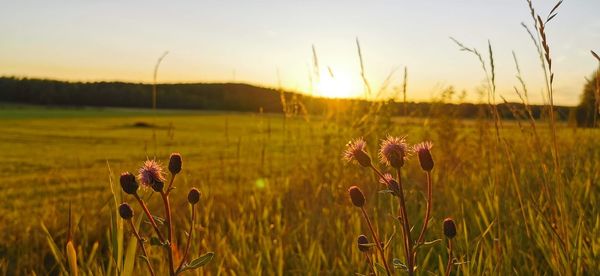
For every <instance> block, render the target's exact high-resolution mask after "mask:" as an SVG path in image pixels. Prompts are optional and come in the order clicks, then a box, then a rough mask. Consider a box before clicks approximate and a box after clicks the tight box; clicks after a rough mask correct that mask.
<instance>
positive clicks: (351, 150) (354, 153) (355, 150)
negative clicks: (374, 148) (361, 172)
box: [344, 138, 371, 167]
mask: <svg viewBox="0 0 600 276" xmlns="http://www.w3.org/2000/svg"><path fill="white" fill-rule="evenodd" d="M366 147H367V143H366V142H365V140H364V139H363V138H358V139H356V140H354V141H350V142H348V144H346V150H345V151H344V160H346V161H348V162H350V161H356V162H358V164H360V165H361V166H363V167H370V166H371V157H369V154H367V152H366Z"/></svg>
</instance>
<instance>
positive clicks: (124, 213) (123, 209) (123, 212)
mask: <svg viewBox="0 0 600 276" xmlns="http://www.w3.org/2000/svg"><path fill="white" fill-rule="evenodd" d="M119 216H121V218H123V219H131V218H132V217H133V208H131V206H129V204H127V202H123V203H121V205H119Z"/></svg>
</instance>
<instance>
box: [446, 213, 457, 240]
mask: <svg viewBox="0 0 600 276" xmlns="http://www.w3.org/2000/svg"><path fill="white" fill-rule="evenodd" d="M444 235H445V236H446V237H447V238H449V239H452V238H454V237H455V236H456V224H454V220H453V219H452V218H446V219H445V220H444Z"/></svg>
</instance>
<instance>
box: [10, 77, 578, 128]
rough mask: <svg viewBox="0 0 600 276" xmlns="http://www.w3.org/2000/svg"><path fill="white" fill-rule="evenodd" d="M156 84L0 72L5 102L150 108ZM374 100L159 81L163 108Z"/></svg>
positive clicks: (413, 112)
mask: <svg viewBox="0 0 600 276" xmlns="http://www.w3.org/2000/svg"><path fill="white" fill-rule="evenodd" d="M152 91H153V87H152V85H151V84H143V83H125V82H65V81H58V80H46V79H30V78H15V77H0V102H11V103H24V104H35V105H46V106H93V107H135V108H151V107H152V95H153V92H152ZM382 104H384V105H385V106H386V110H387V112H390V113H391V115H398V116H401V115H410V116H415V117H425V116H428V115H429V114H430V113H431V112H432V110H433V109H435V110H436V112H440V111H441V112H447V113H451V114H454V116H456V117H459V118H476V117H478V116H480V115H481V112H485V110H487V107H488V105H487V104H474V103H458V104H456V103H449V102H445V101H441V100H438V101H434V102H406V103H403V102H398V101H393V100H387V101H382ZM371 105H372V102H368V101H364V100H356V99H330V98H319V97H312V96H309V95H305V94H301V93H294V92H289V91H279V90H276V89H271V88H264V87H258V86H253V85H248V84H241V83H182V84H158V85H157V103H156V106H157V108H159V109H192V110H222V111H242V112H258V111H262V112H268V113H283V112H284V110H285V111H287V112H298V113H300V112H304V113H308V114H317V115H318V114H324V113H326V112H327V111H330V110H332V109H344V107H347V106H353V108H358V109H359V110H360V109H361V108H362V109H365V110H366V109H368V108H369V106H371ZM529 108H530V110H531V116H533V117H534V118H540V117H541V116H543V114H544V113H545V112H544V110H546V109H547V107H545V106H541V105H530V106H529ZM498 110H499V112H500V114H501V115H502V117H503V118H505V119H514V118H515V117H521V116H523V117H525V116H529V115H528V114H525V113H524V112H525V110H526V109H525V108H524V105H523V104H521V103H501V104H498ZM572 110H573V108H572V107H566V106H558V107H555V111H556V112H557V114H558V118H559V119H560V120H567V119H568V118H569V114H570V112H571V111H572Z"/></svg>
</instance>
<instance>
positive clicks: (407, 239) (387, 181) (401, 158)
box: [344, 136, 456, 275]
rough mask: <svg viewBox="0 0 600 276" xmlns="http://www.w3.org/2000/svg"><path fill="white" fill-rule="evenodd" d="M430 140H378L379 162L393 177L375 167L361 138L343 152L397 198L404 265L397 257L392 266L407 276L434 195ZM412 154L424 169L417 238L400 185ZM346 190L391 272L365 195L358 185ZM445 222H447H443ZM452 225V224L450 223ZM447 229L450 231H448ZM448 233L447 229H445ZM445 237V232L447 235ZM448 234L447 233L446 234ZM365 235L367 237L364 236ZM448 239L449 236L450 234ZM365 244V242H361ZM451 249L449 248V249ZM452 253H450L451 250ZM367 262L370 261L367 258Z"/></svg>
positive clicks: (412, 270) (412, 271) (413, 264)
mask: <svg viewBox="0 0 600 276" xmlns="http://www.w3.org/2000/svg"><path fill="white" fill-rule="evenodd" d="M432 146H433V145H432V143H431V142H422V143H419V144H417V145H415V146H413V147H410V146H409V145H408V144H407V142H406V138H405V137H393V136H388V137H387V138H386V139H384V140H383V141H382V142H381V145H380V149H379V160H380V162H381V163H382V164H383V165H384V166H386V167H388V168H390V169H391V170H393V172H394V173H395V177H394V176H392V174H390V173H386V172H383V171H382V170H380V169H378V168H377V167H376V166H375V165H374V164H373V162H372V159H371V157H370V156H369V154H368V152H367V150H366V142H365V140H363V139H362V138H359V139H356V140H354V141H351V142H349V143H348V144H347V148H346V151H345V152H344V159H345V160H346V161H348V162H352V163H356V164H359V165H360V166H362V167H365V168H369V169H370V170H372V171H373V172H374V173H375V174H376V175H377V176H378V177H379V182H380V183H381V184H383V185H385V189H386V192H388V193H389V194H391V195H392V196H393V197H394V198H396V199H397V200H398V210H397V212H398V215H397V218H398V220H399V222H400V224H401V226H402V232H401V233H402V243H403V250H404V261H405V264H404V265H402V264H399V263H398V262H400V261H399V260H394V266H395V267H396V266H399V267H404V266H405V267H406V272H407V273H408V275H414V274H415V270H416V268H417V267H418V266H417V249H418V248H419V246H421V245H423V244H425V243H426V242H425V233H426V232H427V228H428V225H429V221H430V220H431V207H432V198H433V181H432V177H431V172H432V170H433V167H434V161H433V156H432V154H431V148H432ZM412 154H416V155H417V157H418V160H419V164H420V166H421V169H422V170H423V171H424V172H425V178H426V183H427V191H426V195H427V196H426V209H425V212H424V217H423V224H422V226H421V228H420V231H419V232H418V233H419V235H418V236H417V238H416V239H413V237H412V234H411V229H412V227H413V226H412V225H411V224H410V219H409V217H408V209H407V206H408V204H407V202H406V198H405V193H404V187H403V185H402V169H403V167H404V165H405V163H406V162H407V160H408V157H409V156H411V155H412ZM348 193H349V195H350V199H351V201H352V203H353V204H354V205H355V206H356V207H359V208H360V209H361V212H362V215H363V216H364V218H365V221H366V222H367V225H368V227H369V230H370V231H371V234H372V236H373V240H374V242H375V246H376V248H377V249H378V251H379V253H380V258H381V261H382V262H383V267H384V268H385V270H386V273H387V274H388V275H391V273H393V267H392V268H390V267H389V266H388V260H387V258H386V254H385V252H384V248H383V247H382V245H381V243H380V242H379V241H380V236H378V234H377V233H376V232H375V230H374V227H373V223H372V222H371V220H370V219H369V217H368V215H367V211H366V209H365V204H366V200H365V196H364V194H363V193H362V191H361V190H360V188H358V187H357V186H352V187H350V189H348ZM444 225H446V223H444ZM453 225H454V224H453ZM453 229H454V234H453V235H452V237H454V235H456V227H454V228H453ZM448 231H450V230H448ZM444 233H446V226H444ZM448 233H450V232H448ZM447 236H448V235H447ZM448 237H449V236H448ZM365 238H366V237H365ZM449 239H450V237H449ZM362 244H368V242H364V239H363V241H362ZM363 246H364V245H363ZM449 247H451V243H450V241H449ZM360 249H361V238H360V237H359V250H360ZM450 250H451V249H450ZM360 251H361V252H365V251H364V250H360ZM450 254H451V253H450ZM369 262H370V260H369ZM450 264H451V257H450V260H449V265H450ZM448 270H449V269H447V272H448V273H449V271H448Z"/></svg>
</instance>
